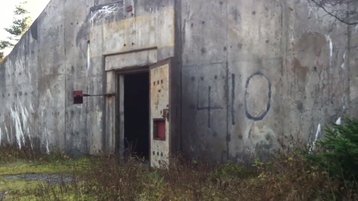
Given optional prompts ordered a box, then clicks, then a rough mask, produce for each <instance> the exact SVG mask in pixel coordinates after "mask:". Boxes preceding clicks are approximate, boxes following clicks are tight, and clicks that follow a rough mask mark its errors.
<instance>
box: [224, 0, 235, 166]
mask: <svg viewBox="0 0 358 201" xmlns="http://www.w3.org/2000/svg"><path fill="white" fill-rule="evenodd" d="M225 11H226V13H225V18H226V44H225V45H226V47H227V48H226V49H227V50H226V52H225V53H226V55H225V56H226V58H225V60H226V160H229V158H230V140H231V139H230V138H231V135H230V131H229V118H230V112H229V110H230V96H229V94H230V92H229V91H230V79H229V48H228V46H229V6H228V2H226V9H225ZM232 87H233V86H232ZM231 104H233V102H232V103H231Z"/></svg>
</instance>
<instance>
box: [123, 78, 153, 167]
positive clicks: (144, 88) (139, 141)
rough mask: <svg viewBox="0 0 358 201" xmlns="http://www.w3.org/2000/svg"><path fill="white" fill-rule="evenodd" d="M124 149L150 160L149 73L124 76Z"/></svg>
mask: <svg viewBox="0 0 358 201" xmlns="http://www.w3.org/2000/svg"><path fill="white" fill-rule="evenodd" d="M123 77H124V80H123V81H124V147H125V150H126V151H127V152H130V153H131V154H133V155H135V156H138V157H141V158H145V159H147V160H148V159H149V72H140V73H133V74H125V75H124V76H123Z"/></svg>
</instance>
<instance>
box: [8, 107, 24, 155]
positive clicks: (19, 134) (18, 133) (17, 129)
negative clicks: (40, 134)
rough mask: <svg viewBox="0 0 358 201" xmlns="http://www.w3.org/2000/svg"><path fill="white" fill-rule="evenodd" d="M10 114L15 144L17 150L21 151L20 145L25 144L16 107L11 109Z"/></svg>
mask: <svg viewBox="0 0 358 201" xmlns="http://www.w3.org/2000/svg"><path fill="white" fill-rule="evenodd" d="M10 112H11V117H12V119H13V122H14V126H15V137H16V143H17V145H18V147H19V149H21V148H22V145H23V144H25V136H24V131H23V129H22V125H21V118H20V113H19V112H18V110H17V107H16V106H15V108H11V110H10Z"/></svg>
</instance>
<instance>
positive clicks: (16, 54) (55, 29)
mask: <svg viewBox="0 0 358 201" xmlns="http://www.w3.org/2000/svg"><path fill="white" fill-rule="evenodd" d="M356 55H358V27H357V26H350V27H348V26H347V25H345V24H342V23H340V22H338V21H336V20H335V19H334V18H332V17H330V16H328V15H326V14H325V13H324V12H323V11H322V10H321V9H319V8H317V7H315V6H314V5H312V4H310V3H308V1H307V0H250V1H249V0H222V1H204V0H196V1H190V0H177V1H174V0H155V1H141V0H119V1H115V0H77V1H69V0H65V1H62V0H52V1H51V2H50V4H49V5H48V6H47V7H46V9H45V10H44V12H43V13H42V14H41V15H40V17H39V18H38V19H37V20H36V21H35V22H34V24H33V25H32V26H31V28H30V30H29V31H28V32H27V33H26V34H25V35H24V37H23V38H22V39H21V41H20V42H19V44H18V45H17V46H16V47H15V48H14V50H13V52H12V53H11V54H10V55H9V57H8V58H7V60H6V62H5V63H4V64H1V66H0V104H1V105H3V107H0V122H1V124H0V143H7V142H9V143H13V144H17V145H18V146H19V147H22V146H24V145H25V144H26V143H29V144H30V145H31V146H33V147H40V148H41V149H42V150H43V151H47V152H51V151H54V150H64V151H66V152H69V153H72V154H82V153H90V154H99V153H102V152H110V153H113V152H115V151H118V149H121V145H118V143H119V142H118V140H119V139H120V134H118V133H121V132H120V131H121V128H120V127H119V126H118V125H119V124H120V122H121V120H120V119H119V116H120V113H121V112H123V108H118V105H117V104H118V99H119V97H120V91H118V90H119V89H120V87H119V86H118V83H120V79H119V78H118V73H119V72H122V71H123V70H131V69H133V68H136V67H143V66H151V65H154V64H155V63H157V62H161V61H163V60H166V59H168V58H172V60H171V70H170V122H171V125H170V128H171V134H172V135H173V137H172V138H171V139H172V142H171V144H170V146H172V148H170V151H171V152H172V151H178V150H179V151H182V152H183V153H185V154H186V155H187V156H190V157H192V158H198V159H204V160H210V161H217V162H223V161H227V160H232V161H236V162H242V161H247V160H251V159H253V158H256V157H259V158H262V159H265V158H267V157H268V156H269V153H271V152H272V151H275V150H278V149H285V148H289V147H292V146H294V144H295V143H302V144H305V145H310V146H312V145H313V144H314V142H315V141H316V140H317V139H319V138H320V137H322V135H323V129H324V127H325V126H326V125H327V124H329V123H334V122H335V121H336V120H338V119H339V118H342V117H344V116H346V115H351V116H357V115H358V110H357V108H358V60H357V56H356ZM73 90H83V91H84V92H86V93H89V94H105V93H111V94H112V93H114V94H116V96H109V97H93V98H85V101H84V104H82V105H74V104H73V98H72V91H73ZM117 92H119V93H117ZM122 148H123V147H122ZM117 153H118V152H117Z"/></svg>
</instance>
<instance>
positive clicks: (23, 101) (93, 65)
mask: <svg viewBox="0 0 358 201" xmlns="http://www.w3.org/2000/svg"><path fill="white" fill-rule="evenodd" d="M161 16H164V18H161ZM173 22H174V6H173V1H171V0H157V1H150V2H147V1H133V0H123V1H122V0H120V1H118V0H76V1H63V0H52V1H51V2H50V3H49V5H48V6H47V7H46V8H45V10H44V11H43V13H42V14H41V15H40V16H39V18H38V19H37V20H36V21H35V22H34V23H33V25H32V26H31V28H30V30H29V31H28V32H27V33H26V34H25V35H24V36H23V38H22V39H21V41H20V42H19V43H18V44H17V45H16V47H15V48H14V50H13V51H12V52H11V54H10V55H9V56H8V58H7V60H6V62H5V63H4V64H2V65H1V67H0V78H1V81H0V94H1V96H0V104H2V105H3V107H1V109H0V122H1V124H0V144H4V143H12V144H17V145H18V146H19V147H22V146H24V145H25V141H26V142H27V140H28V142H29V144H31V146H34V147H41V149H42V150H43V151H47V152H50V151H54V150H62V151H66V152H69V153H73V154H79V153H91V154H97V153H99V152H102V151H114V147H113V146H114V145H113V144H114V143H115V139H114V138H111V135H115V133H114V132H117V131H115V130H113V129H114V127H115V122H114V121H110V122H106V120H108V118H111V114H106V109H107V110H108V111H109V113H113V114H112V116H114V115H115V110H116V97H111V98H107V99H106V98H105V97H93V98H86V99H85V101H84V103H83V104H82V105H74V104H73V94H72V92H73V91H74V90H83V91H84V92H85V93H88V94H104V93H106V92H107V91H110V90H112V89H111V88H110V87H111V86H116V79H115V78H116V71H115V69H109V70H107V71H105V69H106V66H105V58H106V55H110V54H111V55H115V54H120V53H121V52H128V51H136V50H138V49H145V48H155V49H156V50H157V58H156V60H158V61H159V60H164V59H166V58H169V57H173V55H174V24H173ZM121 64H122V65H126V64H125V63H123V62H122V63H121ZM128 65H129V64H128ZM112 78H113V79H112ZM115 89H116V87H114V90H115ZM113 92H116V91H113ZM108 111H107V113H108ZM112 120H114V119H112ZM106 127H109V128H110V129H109V130H110V131H113V132H106V129H105V128H106ZM111 129H112V130H111ZM112 137H113V136H112ZM112 145H113V146H112Z"/></svg>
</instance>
